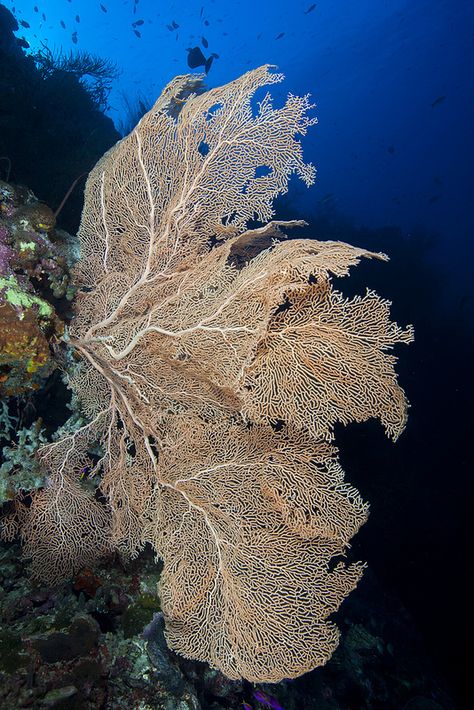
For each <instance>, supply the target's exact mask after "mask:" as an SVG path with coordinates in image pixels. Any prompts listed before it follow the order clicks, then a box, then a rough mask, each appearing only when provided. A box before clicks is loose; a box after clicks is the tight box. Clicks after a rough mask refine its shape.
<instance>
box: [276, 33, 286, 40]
mask: <svg viewBox="0 0 474 710" xmlns="http://www.w3.org/2000/svg"><path fill="white" fill-rule="evenodd" d="M284 36H285V33H284V32H280V34H279V35H278V36H277V37H275V39H281V38H282V37H284Z"/></svg>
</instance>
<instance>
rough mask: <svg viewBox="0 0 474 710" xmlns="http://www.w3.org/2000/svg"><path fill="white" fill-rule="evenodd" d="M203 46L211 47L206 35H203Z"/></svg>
mask: <svg viewBox="0 0 474 710" xmlns="http://www.w3.org/2000/svg"><path fill="white" fill-rule="evenodd" d="M201 42H202V46H203V47H204V48H205V49H207V48H208V47H209V42H208V41H207V39H206V38H205V37H201Z"/></svg>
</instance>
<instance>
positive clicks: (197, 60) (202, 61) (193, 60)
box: [186, 47, 214, 74]
mask: <svg viewBox="0 0 474 710" xmlns="http://www.w3.org/2000/svg"><path fill="white" fill-rule="evenodd" d="M186 51H187V53H188V67H191V69H196V68H197V67H204V69H205V72H206V74H207V73H208V71H209V69H210V68H211V64H212V62H213V60H214V55H212V54H211V56H210V57H209V58H208V59H206V57H205V56H204V54H203V53H202V52H201V49H200V47H191V48H189V49H187V50H186Z"/></svg>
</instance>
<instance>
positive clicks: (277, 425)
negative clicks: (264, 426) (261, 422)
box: [270, 419, 286, 432]
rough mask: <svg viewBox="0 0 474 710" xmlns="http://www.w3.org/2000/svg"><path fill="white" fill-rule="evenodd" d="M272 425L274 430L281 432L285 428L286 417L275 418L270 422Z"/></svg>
mask: <svg viewBox="0 0 474 710" xmlns="http://www.w3.org/2000/svg"><path fill="white" fill-rule="evenodd" d="M270 426H271V428H272V429H273V431H276V432H279V431H281V430H282V429H283V427H284V426H286V422H285V420H284V419H275V420H274V421H271V422H270Z"/></svg>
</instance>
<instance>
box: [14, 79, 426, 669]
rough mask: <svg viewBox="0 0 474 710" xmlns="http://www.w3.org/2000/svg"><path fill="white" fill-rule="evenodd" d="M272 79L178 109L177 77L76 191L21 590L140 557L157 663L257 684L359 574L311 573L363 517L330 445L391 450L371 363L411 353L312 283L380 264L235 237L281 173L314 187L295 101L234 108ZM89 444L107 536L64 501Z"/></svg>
mask: <svg viewBox="0 0 474 710" xmlns="http://www.w3.org/2000/svg"><path fill="white" fill-rule="evenodd" d="M281 79H282V76H281V75H280V74H275V73H271V72H270V70H269V67H261V68H259V69H257V70H255V71H251V72H249V73H247V74H245V75H244V76H242V77H241V78H239V79H237V80H236V81H234V82H232V83H230V84H227V85H226V86H223V87H220V88H217V89H213V90H211V91H208V92H207V93H204V94H201V95H191V96H188V94H187V93H186V87H187V86H188V83H189V81H190V78H189V77H177V78H176V79H174V80H173V81H172V82H171V83H170V84H169V85H168V86H167V87H166V89H165V90H164V92H163V94H162V96H161V97H160V98H159V99H158V101H157V102H156V104H155V105H154V107H153V108H152V109H151V111H149V113H147V114H146V115H145V116H144V117H143V118H142V120H141V121H140V123H139V124H138V126H137V127H136V128H135V130H134V131H132V133H131V134H130V135H129V136H128V137H127V138H125V139H124V140H122V141H120V142H119V143H118V144H117V145H116V146H115V147H114V148H112V150H110V151H109V152H108V153H107V154H106V155H105V156H104V157H103V158H102V160H101V161H100V162H99V163H98V164H97V166H96V167H95V169H94V170H93V172H92V173H91V175H90V177H89V180H88V183H87V187H86V201H85V207H84V212H83V216H82V222H81V227H80V232H79V238H80V243H81V260H80V262H79V264H78V265H77V267H76V273H75V277H76V281H77V282H78V285H79V287H80V289H79V290H80V293H79V295H78V296H77V299H76V304H75V319H74V321H73V324H72V327H71V329H70V344H71V345H72V347H73V348H74V349H75V351H76V352H77V354H78V355H80V356H81V358H82V365H81V366H80V367H79V369H78V370H77V372H76V373H75V374H73V375H71V378H70V384H71V387H72V388H73V390H74V391H75V393H76V395H77V397H78V398H79V400H80V402H81V406H82V409H83V412H84V413H85V415H87V417H88V418H89V421H88V423H87V424H85V425H84V426H83V427H82V428H80V429H77V430H76V431H74V432H73V433H71V434H70V435H69V436H66V437H64V438H63V439H61V440H59V441H58V442H56V443H55V444H53V445H51V446H49V447H47V448H46V449H44V450H43V452H42V458H43V461H44V462H45V463H46V464H47V465H48V466H49V469H50V477H49V486H48V488H47V489H46V490H45V491H44V492H43V493H40V494H38V496H37V497H36V499H35V500H34V501H33V504H32V506H31V508H30V511H29V518H28V519H27V520H26V523H24V528H23V536H24V537H25V539H26V542H27V549H28V551H30V552H32V553H33V552H34V548H35V545H36V546H37V549H38V550H40V552H41V555H40V558H39V559H40V564H38V563H36V565H35V559H34V557H33V564H34V570H35V571H36V573H37V574H43V575H44V574H46V575H48V574H49V575H50V578H53V579H59V578H60V577H61V576H66V575H67V574H69V573H70V572H71V570H72V569H74V568H75V567H77V566H78V565H80V564H81V562H82V561H83V560H84V558H85V556H87V554H86V550H85V549H84V540H87V541H88V543H89V545H90V549H94V545H97V546H98V550H99V551H100V552H101V553H103V552H104V550H105V549H106V548H107V546H108V545H110V546H111V547H115V548H117V549H119V550H122V551H123V552H124V553H127V554H129V555H134V554H136V553H137V552H138V551H139V550H140V548H141V547H142V546H143V545H144V544H145V543H146V542H150V543H151V545H153V547H154V549H155V550H156V554H157V556H158V557H160V558H162V559H163V561H164V568H163V573H162V577H161V582H160V589H159V593H160V597H161V604H162V609H163V613H164V616H165V621H166V635H167V640H168V642H169V644H170V646H171V647H172V648H173V649H175V650H176V651H178V652H179V653H181V654H183V655H185V656H188V657H192V658H196V659H201V660H204V661H207V662H209V663H210V664H211V665H213V666H216V667H218V668H220V669H221V670H222V671H223V672H224V673H225V674H226V675H228V676H229V677H231V678H239V677H244V678H247V679H249V680H251V681H273V682H274V681H278V680H280V679H281V678H283V677H295V676H298V675H300V674H301V673H304V672H306V671H308V670H310V669H312V668H314V667H315V666H317V665H321V664H323V663H325V662H326V661H327V660H328V658H329V657H330V655H331V653H332V652H333V650H334V648H335V647H336V645H337V641H338V631H337V628H336V627H335V625H334V624H333V623H332V622H330V621H328V617H329V615H330V614H332V612H334V611H336V610H337V608H338V607H339V605H340V603H341V602H342V600H343V599H344V597H345V596H346V595H347V594H348V593H349V591H350V590H352V589H353V588H354V586H355V585H356V584H357V581H358V579H359V578H360V575H361V573H362V569H363V565H362V564H360V563H352V564H345V563H344V562H342V561H339V562H338V563H337V564H336V565H335V566H333V565H330V564H329V563H330V562H331V559H332V558H333V557H334V556H338V557H340V556H341V555H343V554H344V552H345V550H346V549H347V546H348V544H349V540H350V538H351V537H352V535H354V533H355V532H357V530H358V529H359V527H360V525H361V524H362V523H363V522H364V521H365V519H366V516H367V505H366V504H364V503H363V501H362V500H361V498H360V496H359V493H358V492H357V491H356V490H355V489H354V488H352V487H351V486H350V485H348V484H347V483H344V480H343V472H342V470H341V468H340V465H339V463H338V459H337V450H336V449H335V447H334V446H333V445H332V444H331V440H332V438H333V433H332V427H333V425H334V423H335V422H336V421H342V422H348V421H351V420H356V421H363V420H366V419H368V418H370V417H379V418H380V419H381V421H382V422H383V424H384V426H385V428H386V430H387V433H388V434H389V435H391V436H392V437H394V438H395V437H396V436H397V435H398V434H399V433H400V432H401V431H402V429H403V427H404V424H405V416H406V401H405V396H404V393H403V391H402V390H401V389H400V388H399V386H398V385H397V382H396V376H395V373H394V369H393V365H394V358H393V356H391V355H389V354H387V351H388V350H390V349H391V348H392V346H393V345H394V344H395V343H397V342H408V341H410V340H411V338H412V331H411V329H410V328H408V329H407V330H402V329H400V328H398V326H396V325H395V324H394V323H391V322H390V320H389V313H388V309H389V304H388V303H387V302H385V301H383V300H381V299H379V298H378V296H376V294H374V293H371V292H368V293H367V294H366V295H365V296H363V297H356V298H354V299H352V300H346V299H344V298H343V296H342V295H341V294H339V293H338V292H336V291H334V290H333V288H332V285H331V274H334V275H337V276H344V275H346V274H347V273H348V270H349V268H350V267H351V266H353V265H356V264H357V263H358V261H359V260H360V259H361V258H362V257H376V258H380V259H383V258H385V257H384V256H383V255H380V254H374V253H369V252H366V251H364V250H363V249H358V248H354V247H351V246H349V245H347V244H343V243H338V242H317V241H313V240H289V241H282V240H283V237H284V233H283V232H284V230H285V229H287V228H291V227H294V226H297V223H292V222H289V223H282V222H269V223H268V224H266V225H265V226H263V227H261V228H260V229H255V230H247V225H248V223H249V221H250V220H258V221H261V222H267V221H268V220H271V218H272V216H273V210H272V201H273V200H274V198H275V197H276V196H277V195H278V194H280V193H282V192H284V191H286V189H287V182H288V179H289V176H290V175H291V174H292V173H297V174H298V175H299V176H300V177H301V178H302V179H303V180H304V181H305V182H306V183H307V184H308V185H309V184H311V183H312V182H313V179H314V168H313V167H312V166H311V165H307V164H305V163H304V162H303V159H302V153H301V145H300V143H299V142H298V140H297V136H298V135H302V134H304V133H305V132H306V130H307V128H308V126H310V125H311V124H312V123H313V122H314V121H313V120H312V119H309V118H308V115H307V113H308V110H309V109H310V104H309V102H308V99H307V98H306V97H304V98H298V97H295V96H291V95H290V96H289V97H288V100H287V102H286V103H285V105H284V106H283V107H281V108H274V107H273V106H272V102H271V98H270V96H269V94H266V95H265V96H264V98H263V99H262V101H261V102H260V104H259V105H258V110H257V111H253V110H252V104H251V100H252V97H253V95H254V93H255V91H256V90H257V89H259V88H260V87H262V86H264V85H266V84H272V83H276V82H279V81H281ZM183 96H185V98H182V97H183ZM180 103H181V105H182V108H181V110H180V112H179V113H178V114H177V112H176V106H177V105H179V104H180ZM262 166H266V168H267V171H266V174H264V175H261V174H260V171H257V169H258V168H260V167H262ZM265 243H266V244H267V248H265V249H263V250H262V249H261V248H260V247H261V245H262V244H265ZM242 254H244V255H245V254H248V255H249V256H248V261H245V260H243V259H242ZM283 303H286V307H285V308H283V309H282V308H280V306H281V305H282V304H283ZM277 421H279V423H280V426H279V427H275V426H274V425H275V423H276V422H277ZM97 442H98V443H99V445H100V450H101V451H102V457H101V459H100V460H99V461H98V462H97V461H96V462H95V463H94V470H95V471H96V472H97V473H98V475H100V481H101V482H100V488H101V491H102V493H103V495H104V496H105V497H106V499H107V501H108V508H109V513H110V527H109V526H108V524H106V522H105V520H104V519H103V515H97V519H96V522H94V510H95V508H94V507H93V506H97V505H98V504H97V503H94V504H93V505H92V501H91V499H90V497H88V495H86V494H80V493H75V491H78V490H79V489H78V485H79V483H78V482H79V479H80V477H81V474H82V472H83V467H84V466H85V465H86V464H87V463H88V451H89V450H90V449H91V447H92V446H95V447H96V448H95V450H96V451H97V450H98V449H97ZM89 463H90V462H89ZM91 465H92V464H91ZM61 496H62V499H61V503H60V504H59V503H58V501H59V498H60V497H61ZM48 510H49V511H50V513H49V515H50V521H49V522H48V524H46V522H45V521H46V518H47V517H48ZM65 526H66V530H67V534H66V533H65ZM71 527H74V529H75V530H76V534H77V536H80V539H81V544H80V545H75V544H73V542H72V541H71V542H70V543H68V540H70V530H71ZM45 534H47V535H48V540H45V538H44V535H45ZM104 535H106V536H107V539H108V542H107V540H105V539H104ZM55 537H58V542H56V543H54V544H51V542H50V541H51V540H53V541H54V538H55ZM60 541H62V543H61V544H60ZM68 544H69V546H70V549H71V556H70V559H69V560H67V557H66V556H65V555H64V554H63V553H64V550H65V547H67V546H68ZM48 545H49V547H48ZM57 546H59V548H60V549H61V550H62V555H61V559H60V563H59V564H58V560H57V558H55V552H54V550H55V547H57ZM48 549H49V553H48ZM76 553H77V556H76V557H74V555H76ZM48 554H49V560H50V561H49V563H48Z"/></svg>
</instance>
